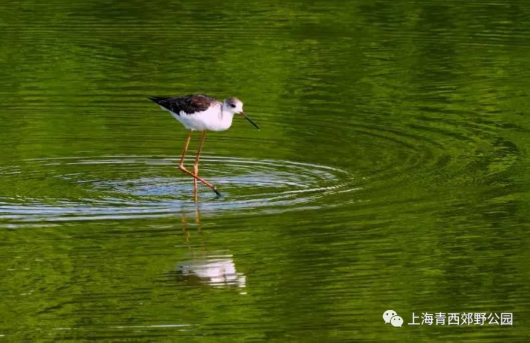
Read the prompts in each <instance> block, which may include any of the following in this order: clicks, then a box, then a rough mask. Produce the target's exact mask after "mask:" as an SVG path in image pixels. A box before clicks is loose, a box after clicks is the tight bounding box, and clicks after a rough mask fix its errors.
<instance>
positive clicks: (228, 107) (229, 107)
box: [223, 97, 259, 130]
mask: <svg viewBox="0 0 530 343" xmlns="http://www.w3.org/2000/svg"><path fill="white" fill-rule="evenodd" d="M223 112H228V113H230V114H231V115H234V114H239V115H242V116H243V117H245V119H246V120H248V121H249V122H250V123H251V124H252V125H254V127H256V129H258V130H259V126H258V125H257V124H256V123H254V122H253V121H252V120H251V119H250V118H249V117H248V116H247V115H246V114H245V112H243V102H242V101H241V100H239V99H238V98H235V97H234V98H228V99H225V101H223Z"/></svg>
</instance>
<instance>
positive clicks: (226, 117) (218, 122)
mask: <svg viewBox="0 0 530 343" xmlns="http://www.w3.org/2000/svg"><path fill="white" fill-rule="evenodd" d="M162 109H164V110H166V111H168V112H169V113H171V115H172V116H173V117H175V119H177V120H178V121H179V122H181V123H182V125H184V126H185V127H186V128H187V129H189V130H194V131H205V130H208V131H224V130H227V129H228V128H230V126H231V125H232V119H233V115H232V114H231V113H226V112H224V113H223V112H222V111H221V104H214V105H212V106H211V107H209V108H208V109H207V110H206V111H203V112H195V113H192V114H186V113H185V112H183V111H181V112H180V113H179V114H176V113H173V112H171V111H169V110H167V109H165V108H162Z"/></svg>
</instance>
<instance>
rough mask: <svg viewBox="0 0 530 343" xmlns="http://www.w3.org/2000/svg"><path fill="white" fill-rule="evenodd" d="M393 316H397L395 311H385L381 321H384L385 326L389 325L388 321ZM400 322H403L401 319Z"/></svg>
mask: <svg viewBox="0 0 530 343" xmlns="http://www.w3.org/2000/svg"><path fill="white" fill-rule="evenodd" d="M394 316H397V313H396V311H392V310H387V311H385V313H383V319H384V320H385V324H388V323H390V320H391V319H392V317H394ZM401 321H403V319H402V320H401Z"/></svg>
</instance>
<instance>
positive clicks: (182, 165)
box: [179, 131, 221, 196]
mask: <svg viewBox="0 0 530 343" xmlns="http://www.w3.org/2000/svg"><path fill="white" fill-rule="evenodd" d="M191 132H192V131H190V133H189V134H188V137H187V138H186V144H185V145H184V150H183V151H182V157H181V158H180V164H179V169H180V170H182V171H183V172H184V173H186V174H188V175H190V176H192V177H193V178H194V179H195V180H197V181H199V182H200V183H202V184H203V185H205V186H206V187H208V188H210V189H211V190H212V191H214V192H215V194H217V195H218V196H221V193H220V192H219V191H218V190H217V188H216V187H215V186H214V185H212V184H211V183H209V182H207V181H206V180H204V179H202V178H200V177H198V176H197V175H195V174H193V173H192V172H190V171H189V170H188V169H186V167H184V158H185V157H186V151H187V150H188V146H189V145H190V140H191ZM204 135H205V133H204V132H203V136H202V138H203V139H202V141H201V146H200V147H199V149H201V148H202V142H203V141H204Z"/></svg>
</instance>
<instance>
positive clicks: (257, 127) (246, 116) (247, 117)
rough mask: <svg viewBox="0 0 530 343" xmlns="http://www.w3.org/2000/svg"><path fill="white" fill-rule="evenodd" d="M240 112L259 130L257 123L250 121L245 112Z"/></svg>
mask: <svg viewBox="0 0 530 343" xmlns="http://www.w3.org/2000/svg"><path fill="white" fill-rule="evenodd" d="M241 114H243V117H245V119H246V120H248V121H249V122H250V123H251V124H252V125H254V127H256V129H258V130H259V126H258V124H256V123H254V122H253V121H252V119H250V118H249V117H248V116H247V115H246V114H245V113H241Z"/></svg>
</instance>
